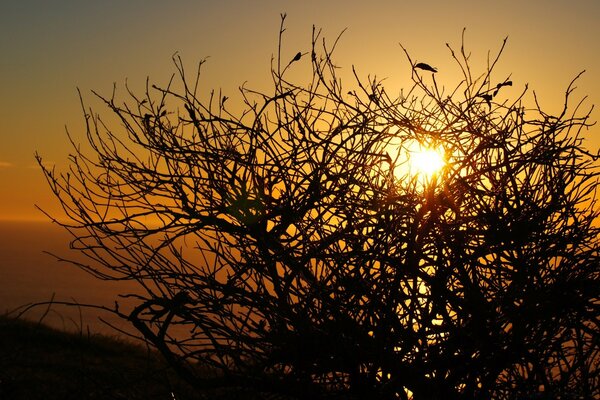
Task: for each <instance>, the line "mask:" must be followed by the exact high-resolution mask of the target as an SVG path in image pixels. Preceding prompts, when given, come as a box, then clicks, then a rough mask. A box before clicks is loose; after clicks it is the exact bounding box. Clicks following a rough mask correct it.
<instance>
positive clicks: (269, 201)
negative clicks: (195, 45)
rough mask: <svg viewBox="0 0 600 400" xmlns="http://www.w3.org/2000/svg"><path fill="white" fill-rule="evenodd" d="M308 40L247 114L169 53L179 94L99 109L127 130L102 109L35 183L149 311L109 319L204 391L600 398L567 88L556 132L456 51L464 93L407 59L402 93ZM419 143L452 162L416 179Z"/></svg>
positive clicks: (586, 163)
mask: <svg viewBox="0 0 600 400" xmlns="http://www.w3.org/2000/svg"><path fill="white" fill-rule="evenodd" d="M282 22H283V20H282ZM282 26H283V23H282ZM281 32H282V33H283V29H282V31H281ZM319 36H320V35H319V32H315V34H314V35H313V37H314V39H313V43H312V48H311V50H310V51H309V52H308V53H305V54H302V53H300V54H297V55H296V56H295V57H291V56H290V57H289V58H287V59H290V60H291V61H290V63H286V57H283V56H282V53H281V50H280V52H279V53H278V55H277V57H276V58H275V61H274V63H273V70H272V78H273V92H272V93H266V92H256V91H253V90H251V89H248V88H245V87H242V88H241V89H240V94H241V100H242V102H243V107H242V108H237V107H236V106H235V105H233V106H232V108H231V109H230V108H229V102H227V101H226V100H227V98H226V97H225V96H222V95H218V96H217V95H215V94H214V93H212V94H211V95H210V98H209V99H208V100H202V99H201V97H200V95H199V94H198V93H197V87H198V83H199V79H200V77H201V75H200V67H199V68H198V74H197V75H194V76H192V77H190V76H189V75H187V74H186V71H185V69H184V66H183V63H182V62H181V59H179V58H177V57H175V58H174V61H175V65H176V67H177V72H178V73H177V78H179V81H178V83H173V82H175V81H172V82H171V83H170V84H169V85H168V86H166V87H157V86H149V87H148V89H147V91H146V93H145V94H144V96H143V97H136V95H135V94H133V93H132V92H129V94H130V95H131V97H130V99H129V101H128V102H125V103H123V104H121V103H119V102H117V100H116V99H115V97H114V95H113V96H112V97H109V98H105V97H101V98H102V99H103V100H104V101H105V103H106V105H107V107H108V108H109V109H110V110H111V111H112V112H113V113H114V115H116V116H117V117H118V118H119V120H120V122H121V126H117V125H113V124H104V123H103V121H102V119H100V117H99V116H97V115H95V114H92V112H91V111H90V113H89V114H86V121H87V138H88V145H89V146H88V149H87V150H86V149H84V148H83V147H80V146H79V145H74V146H73V149H74V153H73V155H72V157H71V159H70V171H69V172H68V173H65V174H56V173H55V172H54V171H52V170H48V169H46V168H44V171H45V173H46V176H47V179H48V182H49V184H50V187H51V188H52V190H53V191H54V193H55V194H56V196H57V197H58V199H59V200H60V202H61V204H62V205H63V207H64V210H65V213H66V216H67V217H68V221H69V222H65V223H63V225H64V226H65V227H67V228H68V229H69V230H71V231H72V232H73V234H74V241H73V243H72V244H73V247H74V248H76V249H77V250H79V251H81V252H83V253H85V254H86V255H87V256H89V258H90V263H89V265H81V266H82V267H83V268H85V269H87V270H88V271H89V272H90V273H93V274H95V275H96V276H98V277H99V278H102V279H130V280H135V281H137V282H138V283H139V285H140V287H141V288H143V290H144V292H145V294H144V295H141V296H138V297H136V301H137V303H136V304H137V306H136V307H135V308H134V309H132V310H127V311H124V310H122V309H121V310H119V309H115V310H114V312H115V313H118V314H119V315H121V316H122V317H123V318H127V319H129V320H130V321H131V322H132V323H133V325H134V326H135V327H136V328H137V329H138V330H139V332H140V334H141V335H142V336H143V337H144V338H145V339H146V340H148V341H149V342H151V343H152V344H154V345H155V346H156V347H157V348H158V349H159V350H160V351H161V352H162V353H163V354H164V355H165V357H166V358H167V360H169V361H170V362H171V363H172V364H173V365H174V366H175V367H176V368H178V370H179V372H180V373H181V374H182V375H183V376H184V377H186V378H187V379H188V380H189V381H190V382H191V383H193V384H194V385H196V386H197V387H198V388H200V389H208V388H218V387H221V386H230V387H240V388H249V389H252V390H257V391H260V392H271V393H280V394H287V395H290V396H295V397H299V398H317V397H319V396H328V395H333V394H337V395H340V396H345V397H347V398H352V397H354V398H369V399H374V398H382V399H384V398H385V399H390V398H399V399H407V398H411V397H412V398H414V399H434V398H440V399H441V398H443V399H453V398H456V399H458V398H464V399H471V398H480V399H488V398H507V399H509V398H510V399H512V398H515V399H516V398H533V397H532V396H538V397H537V398H559V397H560V398H592V397H597V396H600V390H599V379H600V377H599V366H598V362H599V360H600V357H599V353H598V352H599V349H600V343H599V338H600V332H599V326H598V323H599V319H598V318H599V315H600V314H599V307H600V301H599V296H598V294H599V289H598V288H599V287H600V286H599V284H600V282H599V267H598V265H599V263H598V225H597V217H598V210H597V207H596V203H595V201H596V200H595V199H596V192H595V190H596V184H597V174H598V170H597V164H596V160H597V155H595V154H592V153H590V152H588V151H587V150H586V148H585V146H584V144H583V136H582V132H583V131H585V130H586V128H588V127H589V126H590V123H589V122H588V117H589V112H586V111H583V112H581V108H582V107H581V103H577V102H576V103H575V106H574V107H572V104H573V100H572V91H573V86H572V85H570V86H569V87H568V89H567V90H566V95H565V103H564V109H563V110H562V111H561V113H560V114H559V115H550V114H547V113H545V112H544V111H543V110H541V109H540V108H539V107H538V106H536V107H533V108H531V107H530V108H527V107H526V106H525V102H524V101H523V97H524V96H525V94H526V91H527V89H526V87H525V90H523V91H522V92H521V93H520V94H518V95H516V96H514V95H512V99H510V98H511V97H510V96H508V95H509V94H511V93H515V91H516V90H517V89H516V86H519V85H516V84H515V85H514V86H513V85H512V82H511V81H509V80H508V79H505V77H501V78H500V79H497V78H496V77H495V76H494V74H493V71H494V67H495V65H496V62H497V61H498V58H496V59H494V60H492V62H491V63H490V65H489V67H488V68H487V69H486V70H484V71H483V73H482V74H481V75H478V74H477V73H475V72H474V68H473V66H472V65H470V64H469V60H468V57H467V56H466V54H465V52H464V50H462V47H461V51H459V52H456V53H455V52H454V51H452V50H451V53H450V54H451V56H452V57H453V58H454V60H455V61H456V63H457V64H458V65H459V66H460V68H461V70H462V72H463V74H464V75H463V79H462V81H460V82H459V83H458V85H457V86H456V87H455V88H453V89H450V90H449V89H447V88H446V89H443V88H441V87H440V86H439V85H438V83H437V82H436V75H441V74H442V73H443V72H442V71H440V72H437V74H436V72H435V69H434V68H433V67H430V66H428V65H426V64H423V63H419V64H415V63H414V62H413V61H412V60H411V59H410V57H408V53H407V59H408V62H410V64H411V65H412V66H413V69H412V75H411V77H410V85H409V87H408V88H406V89H405V90H404V95H403V96H401V97H398V98H395V97H393V96H389V95H388V92H386V90H385V88H384V86H383V85H382V84H381V82H380V81H377V80H375V79H371V78H368V79H366V80H364V79H361V78H360V77H359V74H358V73H354V77H355V78H356V79H355V81H354V82H353V86H352V89H351V90H350V91H348V89H345V88H343V86H342V82H341V80H340V79H339V78H338V76H337V75H336V73H337V67H336V66H335V65H334V63H333V61H332V53H333V48H334V47H335V45H334V46H332V47H327V46H326V43H325V41H323V45H322V46H321V45H320V44H319V43H320V41H321V39H320V37H319ZM280 39H281V35H280ZM280 48H281V46H280ZM501 53H502V51H500V52H499V54H498V57H499V56H500V54H501ZM292 54H294V53H292ZM282 63H283V64H282ZM200 65H202V63H201V64H200ZM308 66H310V68H311V69H310V71H311V73H312V75H311V76H309V78H311V79H309V80H308V83H307V84H296V83H294V82H292V81H290V80H288V79H287V78H286V77H287V76H288V75H286V74H287V73H288V71H292V70H293V69H294V68H304V67H308ZM176 86H177V87H176ZM510 86H512V87H510ZM232 101H233V100H232ZM536 104H537V103H536ZM418 147H423V148H434V149H441V150H439V151H440V152H441V153H443V157H444V162H445V164H444V166H443V167H442V168H441V169H440V170H439V171H437V172H434V173H430V174H425V173H424V172H419V171H415V168H414V165H412V164H411V157H413V158H414V157H416V155H415V152H416V151H417V148H418ZM39 161H40V164H41V159H39ZM196 364H201V365H204V366H210V367H213V368H215V369H216V370H218V371H219V375H218V377H212V378H209V377H204V376H196V375H195V374H194V371H195V369H194V365H196Z"/></svg>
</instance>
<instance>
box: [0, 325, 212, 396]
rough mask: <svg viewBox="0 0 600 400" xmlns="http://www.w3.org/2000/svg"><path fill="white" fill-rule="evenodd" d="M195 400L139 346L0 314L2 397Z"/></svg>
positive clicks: (151, 354)
mask: <svg viewBox="0 0 600 400" xmlns="http://www.w3.org/2000/svg"><path fill="white" fill-rule="evenodd" d="M196 398H202V397H201V396H199V395H198V394H195V393H194V391H193V390H192V389H191V388H190V387H189V386H188V385H187V384H185V383H184V382H182V381H181V380H180V379H178V378H177V376H176V375H175V373H174V372H173V371H172V370H170V368H169V367H168V366H167V365H165V363H164V362H163V361H162V360H161V358H160V357H159V356H158V355H157V354H155V353H153V352H152V351H150V350H149V349H146V348H144V347H142V346H136V345H134V344H131V343H128V342H125V341H123V340H119V339H117V338H113V337H108V336H102V335H87V334H74V333H65V332H62V331H58V330H55V329H51V328H49V327H47V326H44V325H41V324H38V323H35V322H29V321H23V320H16V319H11V318H6V317H0V399H15V400H19V399H27V400H34V399H168V400H173V399H177V400H183V399H196Z"/></svg>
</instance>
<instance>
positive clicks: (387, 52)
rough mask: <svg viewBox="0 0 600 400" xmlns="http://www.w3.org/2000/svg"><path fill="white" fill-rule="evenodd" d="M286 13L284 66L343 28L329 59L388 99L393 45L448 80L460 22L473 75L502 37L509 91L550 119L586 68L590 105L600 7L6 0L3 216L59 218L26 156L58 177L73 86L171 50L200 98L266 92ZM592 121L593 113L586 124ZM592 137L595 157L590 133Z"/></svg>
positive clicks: (343, 0)
mask: <svg viewBox="0 0 600 400" xmlns="http://www.w3.org/2000/svg"><path fill="white" fill-rule="evenodd" d="M425 4H426V5H425ZM282 12H286V13H287V14H288V18H287V31H286V36H285V44H284V45H285V49H286V50H285V51H286V52H287V53H288V54H289V55H290V58H291V57H292V56H293V54H295V53H296V52H297V51H299V50H301V51H308V50H309V49H310V36H311V29H312V25H313V24H314V25H316V26H317V27H321V28H322V29H323V32H324V35H325V37H327V38H330V39H331V40H333V39H334V38H335V37H336V36H337V34H338V33H340V32H341V31H342V30H343V29H344V28H347V29H348V30H347V31H346V33H345V34H344V35H343V38H342V41H341V44H340V47H339V49H338V52H337V57H336V60H337V64H338V65H339V66H341V67H343V68H345V69H346V70H349V69H350V67H351V66H352V65H353V64H354V65H356V66H357V68H358V70H359V72H361V73H362V75H363V76H366V75H367V74H368V73H370V74H376V75H377V76H378V77H388V79H387V81H386V82H387V83H386V87H387V88H388V90H389V91H390V92H392V93H393V92H394V90H395V91H396V92H399V90H400V88H401V87H402V86H406V85H407V84H408V78H409V77H410V74H409V70H408V69H407V63H406V59H405V57H404V55H403V53H402V51H401V49H400V47H399V45H398V43H399V42H401V43H402V44H403V45H404V46H405V47H406V48H407V49H408V50H409V52H410V53H411V56H412V57H413V59H416V60H419V61H426V62H428V63H430V64H432V65H435V66H437V67H438V68H440V73H439V74H438V81H441V82H442V83H444V80H445V79H448V82H447V83H448V84H449V85H453V84H455V83H457V82H456V80H452V79H451V77H450V76H449V74H448V75H446V76H444V75H443V72H444V70H445V69H444V67H446V66H450V64H451V62H450V57H449V53H448V51H447V49H446V47H445V43H446V42H450V43H451V44H455V45H456V46H458V45H460V36H461V32H462V29H463V27H466V29H467V32H466V44H467V47H468V48H469V49H470V50H471V52H472V54H473V61H474V62H475V65H476V66H477V67H480V68H484V67H485V59H486V56H487V51H488V50H492V51H496V50H497V49H498V48H499V47H500V45H501V43H502V40H503V38H504V37H506V36H508V38H509V40H508V47H507V49H506V51H505V56H504V57H503V59H502V61H501V65H500V71H506V73H511V72H512V80H513V81H514V82H515V86H514V87H513V88H511V89H512V90H514V94H516V93H517V92H518V91H520V90H522V88H523V86H524V85H525V84H526V83H529V85H530V88H532V89H535V90H536V93H537V94H538V97H539V98H540V99H541V103H542V106H543V107H545V108H548V109H550V111H552V110H553V109H557V107H559V106H560V104H561V102H562V100H563V93H564V89H565V88H566V87H567V85H568V84H569V82H570V80H571V79H572V78H573V77H575V76H576V75H577V74H578V73H579V72H580V71H581V70H584V69H585V70H586V71H587V72H586V74H585V75H584V76H583V78H582V79H581V80H580V81H579V83H578V85H577V86H578V88H579V90H578V91H577V93H576V94H577V95H578V96H584V95H588V96H589V100H588V103H587V104H588V105H592V104H596V105H598V106H599V107H600V42H599V41H598V38H600V1H598V0H570V1H565V0H528V1H523V0H520V1H512V0H511V1H494V2H492V1H486V0H477V1H467V0H463V1H448V0H439V1H438V0H430V1H428V2H418V1H404V0H395V1H392V0H388V1H384V0H370V1H356V2H351V1H348V0H329V1H323V0H320V1H316V0H314V1H313V0H303V1H281V0H279V1H275V0H269V1H266V0H265V1H261V0H253V1H250V0H246V1H242V0H236V1H233V0H230V1H227V0H222V1H216V0H215V1H207V0H205V1H191V0H181V1H171V2H165V1H158V0H129V1H123V0H103V1H91V0H72V1H66V0H54V1H46V0H36V1H33V0H19V1H16V0H14V1H2V2H0V219H41V218H43V216H42V215H41V214H40V213H39V212H38V211H37V210H35V208H34V206H33V204H34V203H35V204H39V205H41V206H42V207H43V208H47V209H49V210H50V211H52V210H55V209H56V206H57V205H56V203H55V202H54V201H53V200H52V198H51V196H50V195H49V190H48V188H47V186H46V185H45V181H44V179H43V176H42V174H41V171H40V169H39V168H38V167H37V166H36V165H35V160H34V158H33V154H34V152H35V151H36V150H37V151H39V152H40V153H41V154H42V156H43V157H44V160H45V161H46V162H47V163H48V164H49V165H52V164H56V165H57V168H59V169H60V168H62V169H64V168H65V165H66V163H65V159H66V157H67V155H68V152H69V149H68V147H67V138H66V136H65V126H67V127H68V128H69V130H70V131H71V132H72V133H73V134H74V136H75V137H82V134H83V133H84V131H83V118H82V113H81V109H80V106H79V99H78V96H77V91H76V89H77V87H79V88H80V89H81V91H82V92H83V95H84V98H85V100H86V101H89V103H90V104H91V105H93V106H96V105H97V103H94V102H93V96H92V95H91V94H90V90H91V89H94V90H97V91H99V92H101V93H105V94H107V95H109V94H110V93H111V90H112V86H113V82H116V83H117V84H119V85H121V84H122V83H123V82H124V80H125V79H126V78H127V79H128V81H129V82H130V83H131V84H132V85H133V86H134V87H135V86H136V85H138V87H139V86H141V85H142V84H143V82H144V81H145V79H146V77H147V76H150V77H151V79H153V80H154V81H156V82H159V83H160V82H165V81H166V80H167V79H168V78H169V77H170V75H171V73H172V72H173V71H174V68H173V65H172V62H171V56H172V54H173V53H175V52H176V51H177V52H179V54H180V55H181V56H182V57H183V59H184V60H185V61H186V62H189V63H195V62H197V61H198V60H199V59H201V58H204V57H207V56H209V57H210V58H209V62H208V64H207V65H206V69H205V75H204V79H205V80H204V88H205V90H207V91H208V90H209V89H212V88H214V89H217V90H218V89H220V88H221V89H223V90H224V92H225V93H226V94H229V95H230V97H231V95H233V96H235V90H236V88H237V87H238V86H239V85H240V84H242V83H243V82H245V81H247V86H249V87H263V88H264V87H265V85H266V82H268V79H269V68H270V59H271V55H272V54H274V53H275V52H276V49H277V33H278V27H279V22H280V21H279V14H280V13H282ZM346 83H347V84H348V83H349V82H346ZM261 85H262V86H261ZM96 111H100V112H101V113H102V112H104V110H102V109H101V108H100V107H97V108H96ZM598 115H600V114H599V113H598V112H597V111H594V113H593V114H592V117H593V119H594V120H598V119H599V117H598ZM588 135H589V137H590V141H589V143H588V147H590V148H592V149H594V150H595V149H596V148H597V147H598V145H599V144H600V136H599V135H600V128H593V129H592V130H590V131H589V133H588Z"/></svg>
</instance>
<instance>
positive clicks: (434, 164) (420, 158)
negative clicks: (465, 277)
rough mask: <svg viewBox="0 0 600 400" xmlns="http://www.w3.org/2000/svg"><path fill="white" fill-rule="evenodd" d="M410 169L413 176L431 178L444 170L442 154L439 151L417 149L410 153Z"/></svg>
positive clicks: (444, 163)
mask: <svg viewBox="0 0 600 400" xmlns="http://www.w3.org/2000/svg"><path fill="white" fill-rule="evenodd" d="M409 157H410V158H409V164H410V169H411V171H412V173H413V174H419V175H421V176H423V177H424V178H431V177H433V176H434V175H436V174H437V173H438V172H439V171H441V170H442V168H444V165H446V162H445V161H444V152H443V151H442V150H441V149H434V148H418V149H416V150H414V151H411V152H410V155H409Z"/></svg>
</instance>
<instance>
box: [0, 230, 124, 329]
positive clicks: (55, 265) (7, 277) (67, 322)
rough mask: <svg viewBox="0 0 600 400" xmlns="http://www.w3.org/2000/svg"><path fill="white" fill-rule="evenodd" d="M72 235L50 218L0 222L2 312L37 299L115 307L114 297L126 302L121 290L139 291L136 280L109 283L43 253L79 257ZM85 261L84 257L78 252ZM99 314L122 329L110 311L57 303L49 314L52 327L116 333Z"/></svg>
mask: <svg viewBox="0 0 600 400" xmlns="http://www.w3.org/2000/svg"><path fill="white" fill-rule="evenodd" d="M69 241H70V234H69V233H68V232H66V231H64V229H62V228H61V227H59V226H57V225H53V224H51V223H45V222H13V221H10V222H7V221H0V312H1V313H5V312H8V311H11V310H14V309H15V308H17V307H19V306H21V305H24V304H28V303H34V302H42V301H48V300H50V299H51V298H52V295H53V294H54V296H55V300H62V301H76V302H78V303H88V304H98V305H106V306H109V307H112V306H113V305H114V302H115V300H119V302H120V303H122V302H123V300H122V299H119V298H118V294H127V293H132V292H135V289H136V287H135V284H134V283H131V282H107V281H102V280H99V279H97V278H94V277H93V276H91V275H89V274H87V273H86V272H84V271H82V270H81V269H79V268H77V267H76V266H75V265H73V264H69V263H66V262H58V261H57V260H56V259H55V258H54V257H52V256H51V255H49V254H46V253H44V251H48V252H52V253H55V254H59V255H61V256H64V257H65V258H77V254H76V253H75V252H73V251H71V250H69ZM79 259H81V256H79ZM45 310H46V309H45V308H43V307H38V308H36V309H34V310H32V311H30V312H28V313H27V314H26V315H25V317H27V318H28V319H33V320H38V319H39V318H40V317H41V315H42V314H43V313H44V311H45ZM98 317H103V318H104V319H107V320H108V321H110V322H111V323H113V324H116V325H117V326H119V327H120V328H127V326H128V325H127V324H126V323H125V322H124V321H120V320H119V319H118V318H115V317H113V316H112V315H110V314H108V313H103V312H102V311H96V310H91V309H86V308H80V309H78V308H74V307H66V306H59V305H53V306H52V308H51V310H50V312H49V313H48V314H47V315H46V316H45V317H44V322H45V323H47V324H50V325H52V326H55V327H58V328H61V329H66V330H79V329H82V330H83V331H84V332H86V331H87V329H88V328H89V329H90V331H92V332H102V333H109V334H116V331H114V330H112V329H111V328H109V327H108V326H106V325H105V324H103V323H102V322H101V321H100V320H99V319H98Z"/></svg>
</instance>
